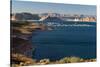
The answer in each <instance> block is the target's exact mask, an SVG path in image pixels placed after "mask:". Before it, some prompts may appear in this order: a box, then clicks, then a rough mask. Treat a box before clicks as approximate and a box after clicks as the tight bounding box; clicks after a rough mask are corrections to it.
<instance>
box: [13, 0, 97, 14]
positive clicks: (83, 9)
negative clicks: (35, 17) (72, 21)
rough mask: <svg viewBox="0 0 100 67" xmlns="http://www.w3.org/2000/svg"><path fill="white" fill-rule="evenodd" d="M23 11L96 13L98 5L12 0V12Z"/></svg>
mask: <svg viewBox="0 0 100 67" xmlns="http://www.w3.org/2000/svg"><path fill="white" fill-rule="evenodd" d="M21 12H29V13H33V14H35V13H37V14H40V13H60V14H84V15H96V6H95V5H76V4H58V3H43V2H33V1H32V2H31V1H16V0H12V13H21Z"/></svg>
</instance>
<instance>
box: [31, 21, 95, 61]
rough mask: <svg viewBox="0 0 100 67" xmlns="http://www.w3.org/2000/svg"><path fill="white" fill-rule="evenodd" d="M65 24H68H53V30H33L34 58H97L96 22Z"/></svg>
mask: <svg viewBox="0 0 100 67" xmlns="http://www.w3.org/2000/svg"><path fill="white" fill-rule="evenodd" d="M63 24H65V25H68V26H52V27H53V30H46V31H40V30H38V31H35V32H33V36H32V43H33V45H34V46H35V51H34V52H33V58H35V59H43V58H49V59H51V60H58V59H60V58H63V57H68V56H76V57H81V58H96V23H94V22H91V23H82V22H81V23H78V24H79V25H78V24H74V22H73V23H63Z"/></svg>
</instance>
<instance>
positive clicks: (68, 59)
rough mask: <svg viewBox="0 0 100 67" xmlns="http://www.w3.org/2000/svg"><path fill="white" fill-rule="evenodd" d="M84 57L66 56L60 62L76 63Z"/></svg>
mask: <svg viewBox="0 0 100 67" xmlns="http://www.w3.org/2000/svg"><path fill="white" fill-rule="evenodd" d="M82 60H83V59H81V58H79V57H65V58H63V59H61V60H60V61H59V63H75V62H81V61H82Z"/></svg>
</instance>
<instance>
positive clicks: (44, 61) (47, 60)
mask: <svg viewBox="0 0 100 67" xmlns="http://www.w3.org/2000/svg"><path fill="white" fill-rule="evenodd" d="M40 63H41V64H49V63H50V60H49V59H41V60H40Z"/></svg>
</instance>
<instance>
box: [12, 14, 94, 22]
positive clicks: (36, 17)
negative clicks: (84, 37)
mask: <svg viewBox="0 0 100 67" xmlns="http://www.w3.org/2000/svg"><path fill="white" fill-rule="evenodd" d="M11 20H12V21H16V20H18V21H43V22H63V21H81V22H96V17H95V16H88V15H67V14H64V15H63V14H57V13H43V14H31V13H15V14H11Z"/></svg>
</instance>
